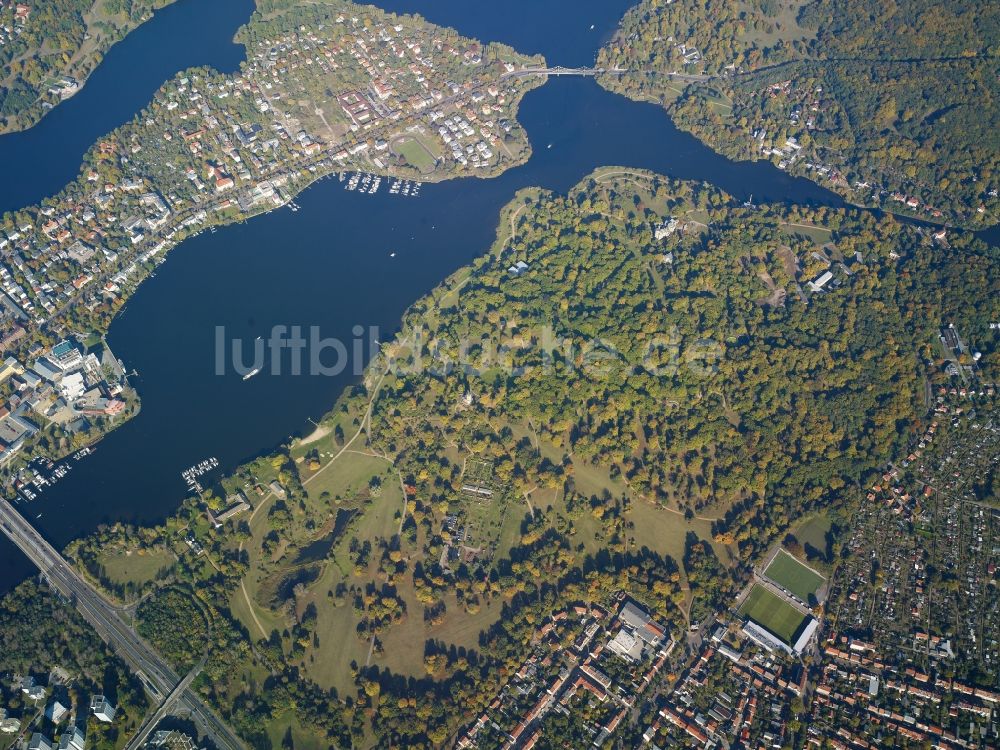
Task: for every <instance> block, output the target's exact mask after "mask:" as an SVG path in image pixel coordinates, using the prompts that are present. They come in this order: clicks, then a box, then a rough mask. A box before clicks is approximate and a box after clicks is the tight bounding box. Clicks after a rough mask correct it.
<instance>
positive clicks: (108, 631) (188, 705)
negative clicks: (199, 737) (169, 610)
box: [0, 498, 244, 750]
mask: <svg viewBox="0 0 1000 750" xmlns="http://www.w3.org/2000/svg"><path fill="white" fill-rule="evenodd" d="M0 529H2V531H3V533H4V534H5V535H6V536H7V537H8V538H10V540H11V541H12V542H14V544H16V545H17V546H18V548H20V550H21V551H22V552H24V554H25V555H26V556H27V557H28V559H29V560H31V561H32V562H33V563H34V564H35V565H36V566H38V569H39V570H40V571H41V572H42V574H43V575H44V576H45V577H46V579H48V581H49V584H50V585H51V586H52V587H53V588H54V589H55V590H57V591H58V592H59V593H61V594H62V595H63V596H65V597H66V598H67V599H69V600H70V601H71V602H73V604H74V605H75V606H76V608H77V609H78V610H79V611H80V614H81V615H83V617H84V619H86V620H87V622H89V623H90V624H91V625H92V626H93V628H94V629H95V630H96V631H97V633H98V635H100V636H101V638H102V639H103V640H104V641H105V642H106V643H107V644H108V645H110V646H111V648H112V649H113V650H114V651H115V652H116V653H117V654H118V655H119V656H120V657H121V658H122V659H123V660H124V661H125V662H126V663H127V664H128V665H129V666H130V667H132V669H133V670H135V672H136V674H137V675H138V676H139V677H140V678H141V679H142V681H143V684H144V685H145V686H146V688H147V689H148V690H149V692H150V693H151V694H152V695H153V696H154V697H155V698H156V699H157V700H160V701H164V699H168V703H173V702H174V700H176V703H177V705H178V707H179V708H180V709H182V710H184V711H185V712H186V713H189V714H190V716H191V719H192V720H193V721H194V722H195V724H197V725H198V727H199V729H200V730H201V731H202V732H204V734H205V735H206V736H207V737H208V738H209V739H210V740H211V741H212V743H213V744H215V745H216V747H218V748H219V750H243V747H244V745H243V743H242V742H241V741H240V739H239V738H238V737H237V736H236V735H235V734H234V733H233V731H232V730H231V729H230V728H229V727H228V726H226V724H225V723H223V721H222V720H221V719H220V718H219V717H218V716H217V715H216V714H215V712H214V711H212V710H211V709H210V708H208V707H207V706H206V705H205V704H204V703H202V701H201V699H200V698H199V697H198V696H197V695H196V694H195V693H194V692H193V691H191V690H190V688H189V685H190V681H191V679H193V676H194V675H193V674H191V675H188V677H187V678H185V681H184V682H182V681H181V679H180V678H179V677H178V676H177V674H176V673H175V672H174V671H173V669H171V668H170V666H169V665H168V664H167V663H166V662H165V661H164V660H163V658H162V657H161V656H160V655H159V654H158V653H156V651H154V650H153V649H152V648H151V647H150V646H149V644H147V643H146V642H145V641H144V640H143V639H142V638H140V637H139V635H138V634H137V633H136V632H135V631H134V630H133V629H132V628H131V627H129V626H128V625H127V624H126V623H125V622H124V621H123V620H122V619H121V617H119V615H118V612H117V610H116V609H115V607H114V606H112V605H111V604H110V603H109V602H108V601H107V600H106V599H104V597H102V596H101V595H100V594H99V593H97V591H95V590H94V589H93V588H92V587H91V586H90V584H89V583H87V582H86V581H85V580H83V578H81V577H80V575H79V574H78V573H77V572H76V570H74V569H73V567H72V566H71V565H70V564H69V563H68V562H66V560H65V559H63V557H62V555H60V554H59V552H58V551H57V550H56V549H55V548H54V547H53V546H52V545H51V544H49V543H48V542H47V541H45V539H43V538H42V536H41V534H39V533H38V532H37V531H36V530H35V528H34V527H33V526H32V525H31V524H30V523H28V521H27V520H25V518H24V517H23V516H22V515H21V514H20V513H18V512H17V511H16V510H15V509H14V506H13V505H11V504H10V503H9V502H8V501H7V500H4V499H3V498H0Z"/></svg>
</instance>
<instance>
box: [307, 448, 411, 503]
mask: <svg viewBox="0 0 1000 750" xmlns="http://www.w3.org/2000/svg"><path fill="white" fill-rule="evenodd" d="M338 450H339V449H338ZM299 471H300V473H301V476H302V481H303V483H306V482H308V483H307V484H305V489H306V494H308V495H309V499H310V500H312V501H316V500H318V499H320V497H321V496H322V495H323V493H324V492H328V493H329V496H330V497H331V498H333V500H334V501H337V500H338V499H339V500H340V501H342V502H343V503H345V504H348V505H349V504H350V503H351V501H352V500H354V499H355V498H357V497H359V496H360V495H365V496H366V495H367V493H368V483H369V482H370V481H371V479H372V477H378V478H379V479H380V480H381V481H382V487H383V491H385V490H387V489H389V488H390V487H391V486H392V485H398V484H399V479H398V477H397V476H396V472H395V471H393V469H392V464H390V463H389V462H388V461H386V460H385V459H384V458H380V457H379V456H373V455H370V454H367V453H359V452H355V451H351V450H347V451H345V452H344V453H343V454H342V455H341V456H340V458H338V459H337V461H336V462H335V463H333V464H324V465H323V466H322V467H321V468H320V469H319V470H318V471H315V472H311V471H309V470H308V468H307V467H306V466H304V465H300V466H299ZM313 477H315V479H313ZM397 494H398V493H397Z"/></svg>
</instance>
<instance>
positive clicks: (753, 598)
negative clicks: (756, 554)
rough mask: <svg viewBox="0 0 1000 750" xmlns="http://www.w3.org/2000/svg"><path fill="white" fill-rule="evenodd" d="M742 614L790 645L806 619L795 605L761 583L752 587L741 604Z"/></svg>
mask: <svg viewBox="0 0 1000 750" xmlns="http://www.w3.org/2000/svg"><path fill="white" fill-rule="evenodd" d="M740 614H741V615H745V616H746V617H749V618H750V619H751V620H753V621H754V622H756V623H757V624H758V625H763V626H764V627H765V628H767V629H768V630H770V631H771V632H772V633H774V634H775V635H776V636H778V637H779V638H781V639H782V640H784V641H785V642H786V643H788V644H789V645H791V643H792V639H793V638H794V637H795V633H796V632H798V629H799V628H800V627H801V626H802V621H803V620H804V619H805V615H803V614H802V613H801V612H799V611H798V610H797V609H795V607H793V606H792V605H791V604H789V603H788V602H786V601H785V600H784V599H782V598H780V597H779V596H777V595H776V594H773V593H771V592H770V591H768V590H767V589H766V588H764V587H763V586H761V585H760V584H755V585H754V587H753V588H752V589H750V593H749V594H747V598H746V599H744V600H743V604H742V605H741V606H740Z"/></svg>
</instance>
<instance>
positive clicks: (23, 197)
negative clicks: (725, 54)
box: [0, 0, 842, 590]
mask: <svg viewBox="0 0 1000 750" xmlns="http://www.w3.org/2000/svg"><path fill="white" fill-rule="evenodd" d="M381 5H382V7H385V8H387V9H389V10H393V11H401V12H402V11H406V12H420V13H421V14H423V15H424V16H425V17H427V18H428V19H429V20H431V21H433V22H435V23H440V24H448V25H452V26H454V27H456V28H457V29H458V30H459V31H461V32H462V33H464V34H468V35H470V36H477V37H479V38H481V39H484V40H487V39H496V40H498V41H503V42H506V43H509V44H511V45H513V46H515V47H517V48H518V49H521V50H523V51H526V52H542V53H543V54H545V55H546V57H547V59H548V60H549V62H550V63H553V64H564V65H586V64H589V63H590V62H592V61H593V58H594V55H595V53H596V51H597V49H598V47H599V46H600V44H601V43H602V41H603V40H604V39H606V38H607V37H608V36H609V35H610V34H611V33H612V31H613V29H614V27H615V24H616V23H617V19H618V18H619V17H620V15H621V13H622V12H623V11H624V10H625V8H626V7H627V6H628V5H629V2H628V0H614V1H613V2H608V1H607V0H586V2H577V3H574V4H573V6H572V7H573V11H571V12H567V11H566V10H565V7H566V5H567V4H566V3H557V2H554V1H553V0H534V2H532V1H531V0H517V1H516V2H509V3H506V4H503V6H502V7H500V6H499V5H497V4H486V3H470V2H467V1H466V2H459V0H434V2H429V1H418V0H411V1H410V2H407V1H406V0H387V1H386V2H384V3H382V4H381ZM249 13H250V4H249V2H247V0H221V1H219V0H212V2H205V1H204V0H201V1H199V0H181V2H179V3H178V4H177V5H175V6H171V8H169V9H167V10H165V11H162V12H161V13H159V14H157V16H156V17H155V18H154V20H153V21H151V22H150V23H149V24H147V25H146V26H144V27H143V28H142V29H140V30H139V31H138V32H136V34H135V36H133V37H130V38H129V39H128V40H127V41H126V42H124V43H123V44H122V45H120V46H119V47H117V48H115V49H114V50H113V51H112V53H111V54H109V55H108V56H107V58H106V60H105V61H104V63H103V64H102V66H101V67H100V68H99V69H98V71H97V72H96V73H95V74H94V76H93V77H92V79H91V81H90V82H89V83H88V84H87V86H86V87H85V88H84V89H83V90H82V91H81V93H80V94H78V95H77V97H75V98H74V99H73V100H71V101H70V102H68V103H66V104H64V105H62V107H60V108H57V110H56V111H55V112H53V113H51V114H50V115H49V117H48V118H47V119H46V120H44V121H43V123H42V125H41V126H39V127H38V128H36V129H34V130H32V131H28V132H27V133H25V134H21V135H12V136H4V137H0V164H3V165H4V167H3V170H4V174H12V175H17V176H18V177H17V178H15V179H5V180H0V207H7V208H13V207H18V206H21V205H26V204H29V203H31V202H32V201H35V200H37V199H38V198H40V197H42V196H44V195H47V194H49V193H51V192H54V191H55V190H57V189H58V188H59V187H60V185H61V184H62V183H63V182H64V181H65V180H66V179H68V178H69V176H71V175H73V174H75V173H76V170H77V167H78V164H79V160H80V157H81V155H82V154H83V152H84V151H85V149H86V148H87V147H88V146H89V145H90V143H91V142H93V141H94V140H95V139H96V138H97V137H98V136H99V135H100V134H101V133H103V132H106V131H107V130H109V129H110V128H112V127H114V126H115V125H117V124H119V123H121V122H123V121H124V120H126V119H127V118H128V117H129V116H130V115H131V114H132V113H133V112H135V111H136V110H138V109H139V108H140V107H141V106H142V105H143V104H144V103H145V102H146V101H147V100H148V99H149V97H150V96H151V94H152V92H153V91H154V90H155V88H156V87H157V86H158V85H159V83H160V82H161V81H162V80H163V79H165V78H167V77H168V76H170V75H171V74H173V73H174V72H176V71H177V70H178V69H180V68H183V67H184V66H187V65H191V64H204V63H211V64H213V65H215V66H216V67H221V68H222V69H226V70H232V69H234V68H235V67H236V66H237V65H238V63H239V60H240V57H241V54H242V50H241V49H240V48H238V47H235V46H233V45H232V44H230V40H231V39H232V36H233V34H234V32H235V30H236V28H237V27H238V25H239V24H240V23H243V22H245V20H246V18H247V17H248V16H249ZM591 25H593V26H594V29H591V28H590V27H591ZM209 27H211V28H209ZM144 65H148V70H142V71H140V70H137V68H139V67H142V66H144ZM519 119H520V120H521V122H523V124H524V125H525V127H526V128H527V131H528V134H529V136H530V138H531V141H532V143H533V144H534V153H533V155H532V158H531V159H530V160H529V162H528V163H527V164H525V165H524V166H522V167H519V168H516V169H513V170H510V171H508V172H507V173H505V174H504V175H502V176H501V177H498V178H495V179H490V180H472V179H463V180H457V181H451V182H446V183H443V184H439V185H425V186H424V188H423V191H422V194H421V196H420V197H419V198H415V199H414V198H402V197H396V196H390V195H388V194H387V191H386V190H385V188H383V190H382V191H381V192H380V193H379V194H377V195H374V196H363V195H359V194H358V193H354V192H348V191H345V190H344V189H343V185H342V184H341V183H339V182H338V181H337V180H336V179H330V180H324V181H321V182H319V183H317V184H316V185H314V186H313V187H311V188H310V189H309V190H307V191H305V192H304V193H303V194H302V195H301V196H299V198H297V202H298V204H299V205H300V206H301V210H300V211H298V212H292V211H290V210H288V209H282V210H280V211H277V212H273V213H271V214H268V215H266V216H262V217H258V218H255V219H253V220H251V221H249V222H248V223H246V224H240V225H235V226H232V227H226V228H223V229H220V230H219V231H218V232H216V233H214V234H213V233H205V234H202V235H201V236H199V237H196V238H193V239H191V240H188V241H187V242H185V243H183V244H182V245H181V246H179V247H177V248H176V249H174V250H173V251H171V253H170V256H169V259H168V260H167V261H166V262H165V263H164V264H163V265H162V266H161V267H160V268H159V269H158V270H157V273H156V276H155V277H154V278H151V279H150V280H148V281H147V282H146V283H145V284H143V286H142V287H141V288H140V290H139V291H138V293H137V294H136V295H135V296H134V297H133V298H132V299H131V300H130V301H129V303H128V305H127V307H126V309H125V312H124V313H123V314H121V315H120V316H119V318H118V319H117V320H116V321H115V322H114V323H113V325H112V327H111V330H110V333H109V336H108V339H109V343H110V345H111V347H112V349H113V350H114V351H115V353H116V354H117V355H118V356H119V357H121V358H122V359H123V360H124V361H125V363H126V365H127V367H128V368H129V369H132V368H135V369H136V370H137V371H138V373H139V376H138V378H136V379H135V380H134V385H135V386H136V387H137V388H138V390H139V393H140V395H141V397H142V401H143V406H142V411H141V413H140V414H139V415H138V416H137V417H136V418H135V419H134V420H132V421H131V422H129V423H128V424H126V425H124V426H123V427H122V428H120V429H119V430H117V431H115V432H114V433H112V434H111V435H110V436H108V437H107V438H106V439H105V440H103V441H102V442H101V443H100V444H99V445H98V448H97V451H96V453H95V454H94V455H92V456H90V457H88V458H87V459H85V460H82V461H80V462H78V463H74V465H73V469H72V471H71V472H70V474H69V476H68V477H67V478H66V479H64V480H63V481H61V482H60V483H59V484H57V485H55V486H54V487H52V488H51V489H49V490H47V491H46V492H45V493H44V494H43V495H42V496H41V497H40V498H39V499H38V500H36V501H35V502H33V503H32V504H31V505H30V506H22V509H23V510H24V512H25V513H26V515H28V517H29V518H34V517H35V516H36V515H38V514H41V517H40V518H38V519H37V521H35V522H36V524H37V525H38V527H39V528H40V529H41V531H42V532H43V533H44V534H45V535H46V536H47V537H48V538H49V539H51V540H52V541H53V542H54V543H55V544H57V545H61V544H65V543H66V542H67V541H69V540H70V539H72V538H74V537H77V536H81V535H83V534H86V533H87V532H88V531H90V530H92V529H94V528H95V527H96V526H97V525H98V524H100V523H105V522H112V521H114V520H119V519H122V520H129V521H139V522H143V521H144V522H153V521H157V520H159V519H162V518H163V517H164V516H166V515H168V514H169V513H170V512H171V511H172V510H173V509H174V508H175V507H176V506H177V504H178V502H179V501H180V500H181V499H182V497H183V496H184V493H185V485H184V483H183V481H182V479H181V476H180V473H181V471H182V470H183V469H184V468H186V467H188V466H190V465H192V464H194V463H197V462H198V461H200V460H202V459H204V458H206V457H208V456H217V457H218V458H219V460H220V463H221V466H220V470H219V471H220V472H222V471H224V470H231V469H232V468H234V467H235V466H237V465H238V464H239V463H240V462H242V461H244V460H246V459H247V458H249V457H252V456H255V455H258V454H260V453H262V452H265V451H267V450H269V449H271V448H273V447H274V446H276V445H277V444H279V443H281V442H282V441H283V440H285V439H286V438H287V437H288V436H289V435H292V434H296V433H304V432H307V431H308V429H309V428H310V425H309V421H308V420H309V419H310V418H313V419H315V418H318V417H319V416H320V415H321V414H322V413H324V412H325V411H326V410H328V409H329V408H330V406H331V405H332V404H333V402H334V401H335V399H336V398H337V396H338V394H339V393H340V392H341V391H342V390H343V388H344V387H345V386H347V385H349V384H350V383H351V382H353V380H354V378H353V376H352V375H351V373H350V371H348V372H347V373H345V374H342V375H339V376H336V377H322V376H315V377H307V376H294V375H291V374H289V373H287V372H286V374H284V375H280V376H272V375H270V374H269V372H267V371H266V370H265V372H263V373H261V374H260V375H258V376H256V377H254V378H252V379H251V380H248V381H243V380H242V379H241V377H240V376H239V375H238V374H236V373H234V372H231V373H229V374H227V375H225V376H218V375H216V374H215V369H216V367H215V363H216V357H215V331H216V327H217V326H224V327H225V329H226V331H227V334H228V335H230V336H236V337H240V338H243V339H245V340H246V341H247V342H250V341H252V340H253V338H254V337H255V336H257V335H262V336H265V337H266V336H267V335H268V333H269V332H270V330H271V328H272V326H274V325H289V326H291V325H300V326H303V327H308V326H318V327H319V330H320V331H321V333H322V335H323V336H326V337H338V338H340V339H342V340H345V341H349V340H351V339H352V336H353V333H352V329H353V328H354V327H355V326H359V325H360V326H363V327H366V328H368V327H371V326H377V327H378V328H379V329H380V330H381V338H382V339H383V340H384V339H386V338H388V337H389V336H390V335H391V334H392V333H393V332H394V331H395V330H396V328H397V326H398V322H399V320H400V317H401V315H402V313H403V312H404V311H405V309H406V308H407V307H408V306H409V305H410V304H412V303H413V302H414V301H415V300H416V299H417V298H419V297H420V296H421V295H422V294H424V293H426V292H427V291H429V290H430V289H431V288H433V287H434V286H435V285H436V284H437V283H438V282H440V281H441V280H442V279H444V278H445V277H446V276H447V275H448V274H449V273H450V272H452V271H454V270H455V269H456V268H458V267H459V266H461V265H462V264H464V263H466V262H468V261H470V260H471V259H472V258H474V257H476V256H477V255H480V254H482V253H483V252H484V251H485V250H486V249H487V248H488V247H489V246H490V244H491V243H492V242H493V239H494V237H495V236H496V225H497V217H498V212H499V210H500V208H501V207H502V206H503V205H504V204H505V203H506V202H507V201H509V200H510V199H511V197H512V196H513V195H514V193H515V191H516V190H518V189H520V188H523V187H527V186H533V185H539V186H542V187H545V188H549V189H552V190H556V191H564V190H566V189H567V188H569V187H571V186H572V185H574V184H575V183H576V182H578V181H579V180H580V179H581V178H582V177H583V176H585V175H586V174H587V173H588V172H590V171H591V170H592V169H594V168H595V167H598V166H604V165H623V166H632V167H641V168H646V169H652V170H655V171H657V172H661V173H664V174H667V175H671V176H675V177H680V178H687V179H696V180H704V181H708V182H711V183H714V184H716V185H718V186H720V187H722V188H723V189H725V190H727V191H729V192H730V193H732V194H733V195H734V196H735V197H737V198H738V199H741V200H742V199H745V198H747V197H749V196H750V195H751V194H752V195H753V196H754V200H755V201H760V202H765V201H785V200H795V201H798V202H800V203H802V202H805V203H816V204H826V205H835V206H839V205H842V201H841V200H840V199H839V198H838V197H837V196H835V195H834V194H832V193H830V192H829V191H826V190H824V189H823V188H821V187H819V186H817V185H815V184H813V183H811V182H808V181H806V180H802V179H795V178H791V177H789V176H788V175H786V174H785V173H783V172H781V171H779V170H777V169H775V168H774V167H772V166H771V165H770V164H767V163H757V164H750V163H733V162H731V161H729V160H727V159H725V158H723V157H721V156H719V155H717V154H715V153H713V152H712V151H711V150H709V149H708V148H706V147H705V146H703V145H701V144H700V143H699V142H698V141H696V140H695V139H694V138H692V137H691V136H689V135H686V134H684V133H681V132H679V131H678V130H677V129H676V128H675V127H674V126H673V125H672V123H671V122H670V120H669V119H668V118H667V116H666V115H665V113H664V112H663V111H662V110H661V109H660V108H658V107H655V106H652V105H648V104H637V103H634V102H630V101H628V100H626V99H624V98H621V97H618V96H615V95H613V94H610V93H607V92H605V91H603V90H602V89H600V87H598V86H597V85H596V84H595V83H593V82H592V81H590V80H588V79H576V78H557V79H553V80H551V81H550V82H549V83H547V84H546V85H545V86H543V87H541V88H539V89H537V90H535V91H533V92H531V93H530V94H528V96H527V97H526V98H525V100H524V103H523V105H522V108H521V112H520V115H519ZM22 150H24V151H25V153H26V154H28V155H27V156H22V155H20V152H21V151H22ZM31 155H33V156H31ZM33 160H34V161H38V160H41V163H42V164H44V165H45V169H44V170H43V171H41V172H39V171H38V170H34V169H31V168H30V166H31V163H32V161H33ZM10 164H13V167H12V168H11V167H9V165H10ZM8 169H10V171H8ZM22 174H24V175H25V179H24V181H23V182H20V176H21V175H22ZM392 253H394V254H395V256H394V257H391V255H390V254H392ZM286 369H287V368H286ZM31 572H32V569H31V567H30V566H29V564H28V562H27V560H26V559H25V558H23V557H22V556H21V555H20V553H19V552H18V551H17V550H16V549H15V548H13V547H12V545H10V544H9V543H8V542H7V541H6V539H2V540H0V590H4V589H6V588H9V587H10V586H12V585H14V584H16V582H17V581H19V580H21V579H22V578H23V577H24V576H26V575H29V574H30V573H31Z"/></svg>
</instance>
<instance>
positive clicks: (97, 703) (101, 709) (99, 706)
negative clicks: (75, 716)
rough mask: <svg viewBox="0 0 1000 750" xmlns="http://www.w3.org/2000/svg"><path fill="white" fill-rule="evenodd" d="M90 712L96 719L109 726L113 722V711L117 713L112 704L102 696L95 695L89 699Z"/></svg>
mask: <svg viewBox="0 0 1000 750" xmlns="http://www.w3.org/2000/svg"><path fill="white" fill-rule="evenodd" d="M90 710H91V711H93V712H94V716H95V717H97V719H99V720H100V721H103V722H107V723H109V724H110V723H111V722H112V721H114V720H115V711H117V709H116V708H115V707H114V704H112V703H111V701H109V700H108V699H107V698H105V697H104V696H103V695H95V696H94V697H93V698H91V699H90Z"/></svg>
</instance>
